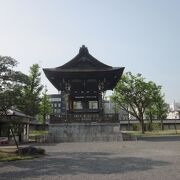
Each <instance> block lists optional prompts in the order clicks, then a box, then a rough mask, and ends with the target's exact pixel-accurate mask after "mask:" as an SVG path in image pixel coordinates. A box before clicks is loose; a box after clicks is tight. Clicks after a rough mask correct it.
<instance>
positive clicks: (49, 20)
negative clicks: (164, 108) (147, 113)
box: [0, 0, 180, 103]
mask: <svg viewBox="0 0 180 180" xmlns="http://www.w3.org/2000/svg"><path fill="white" fill-rule="evenodd" d="M83 44H84V45H86V46H87V47H88V49H89V52H90V53H91V54H92V55H93V56H95V57H96V58H97V59H99V60H100V61H102V62H104V63H106V64H109V65H111V66H120V67H121V66H124V67H125V68H126V69H125V71H126V72H127V71H131V72H132V73H141V74H142V75H143V76H144V77H145V78H146V79H147V80H152V81H154V82H155V83H156V84H158V85H162V87H163V93H165V97H166V100H167V102H168V103H170V102H172V101H173V100H176V101H179V102H180V0H29V1H28V0H0V55H3V56H5V55H8V56H11V57H13V58H15V59H16V60H18V61H19V65H18V68H19V69H20V70H21V71H23V72H24V73H28V70H29V67H30V66H31V65H32V64H33V63H39V64H40V66H41V68H47V67H57V66H60V65H63V64H64V63H65V62H67V61H69V60H70V59H72V58H73V57H74V56H75V55H76V54H77V53H78V51H79V47H80V46H81V45H83ZM42 83H43V84H46V85H47V86H48V90H49V93H56V92H57V91H56V89H55V88H54V87H53V86H52V85H51V84H50V83H49V82H48V80H47V79H46V78H45V76H44V74H43V72H42Z"/></svg>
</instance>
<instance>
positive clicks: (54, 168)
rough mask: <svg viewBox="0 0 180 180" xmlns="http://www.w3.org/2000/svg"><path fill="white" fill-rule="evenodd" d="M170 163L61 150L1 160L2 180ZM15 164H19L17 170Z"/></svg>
mask: <svg viewBox="0 0 180 180" xmlns="http://www.w3.org/2000/svg"><path fill="white" fill-rule="evenodd" d="M168 164H169V163H168V162H164V161H156V160H152V159H147V158H138V157H118V156H117V155H116V154H109V153H101V152H83V153H82V152H79V153H77V152H76V153H67V152H57V153H52V154H51V155H49V156H46V157H44V158H40V159H34V160H29V161H16V162H6V163H0V177H1V179H8V178H9V177H14V179H25V178H26V177H28V178H35V177H36V178H37V177H40V176H43V175H49V176H53V175H66V174H68V175H76V174H79V173H85V174H114V173H126V172H131V171H145V170H149V169H153V168H156V167H157V166H165V165H168ZM8 166H10V167H12V168H11V169H12V170H11V171H9V172H7V171H6V169H7V168H8ZM3 167H4V168H3ZM6 167H7V168H6ZM13 167H16V168H17V170H14V171H13ZM2 168H3V169H2ZM2 170H3V171H2ZM5 171H6V172H5Z"/></svg>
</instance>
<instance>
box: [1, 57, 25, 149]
mask: <svg viewBox="0 0 180 180" xmlns="http://www.w3.org/2000/svg"><path fill="white" fill-rule="evenodd" d="M16 65H17V61H16V60H15V59H13V58H11V57H8V56H0V118H1V119H2V118H4V117H5V118H6V120H7V122H8V127H9V129H10V131H11V133H12V135H13V138H14V141H15V143H16V146H17V149H18V152H19V147H18V144H17V141H16V139H15V136H14V131H13V124H12V122H11V119H10V116H8V110H9V109H12V108H15V107H16V106H17V105H18V103H19V102H20V97H21V89H22V88H23V87H24V86H25V84H26V82H27V76H26V75H24V74H23V73H21V72H19V71H15V70H14V67H15V66H16Z"/></svg>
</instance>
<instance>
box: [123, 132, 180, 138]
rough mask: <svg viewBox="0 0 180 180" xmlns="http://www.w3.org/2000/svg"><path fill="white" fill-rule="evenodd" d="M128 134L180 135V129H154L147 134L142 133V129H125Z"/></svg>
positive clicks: (138, 135) (146, 133) (146, 134)
mask: <svg viewBox="0 0 180 180" xmlns="http://www.w3.org/2000/svg"><path fill="white" fill-rule="evenodd" d="M123 132H125V133H127V134H130V135H133V136H137V137H142V136H169V135H177V136H178V135H180V130H177V131H176V130H164V131H161V130H156V131H155V130H154V131H146V132H145V134H142V133H141V131H123Z"/></svg>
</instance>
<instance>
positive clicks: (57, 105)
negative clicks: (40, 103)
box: [48, 92, 66, 116]
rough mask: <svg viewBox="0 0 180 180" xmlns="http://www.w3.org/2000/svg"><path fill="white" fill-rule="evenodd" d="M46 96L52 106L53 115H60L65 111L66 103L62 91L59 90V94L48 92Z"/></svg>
mask: <svg viewBox="0 0 180 180" xmlns="http://www.w3.org/2000/svg"><path fill="white" fill-rule="evenodd" d="M48 97H49V101H50V103H51V106H52V114H53V115H55V116H60V115H62V114H65V113H66V103H65V97H64V93H63V92H59V94H49V95H48Z"/></svg>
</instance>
